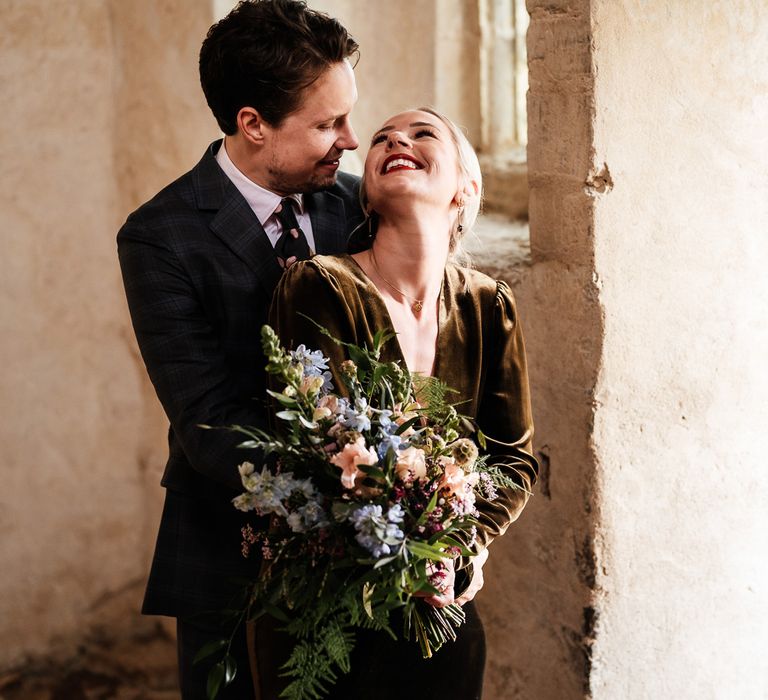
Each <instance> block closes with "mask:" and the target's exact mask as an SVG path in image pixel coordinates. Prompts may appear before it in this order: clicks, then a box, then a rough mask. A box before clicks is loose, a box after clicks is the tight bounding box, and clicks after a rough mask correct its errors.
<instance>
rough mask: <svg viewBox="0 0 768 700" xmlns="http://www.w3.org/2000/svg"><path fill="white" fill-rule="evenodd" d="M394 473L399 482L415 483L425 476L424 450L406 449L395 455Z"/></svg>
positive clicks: (416, 448)
mask: <svg viewBox="0 0 768 700" xmlns="http://www.w3.org/2000/svg"><path fill="white" fill-rule="evenodd" d="M395 471H396V472H397V476H398V478H399V479H400V480H401V481H416V480H417V479H423V478H424V477H425V476H426V475H427V463H426V460H425V459H424V450H420V449H419V448H418V447H408V448H407V449H405V450H402V451H401V452H398V454H397V462H396V463H395Z"/></svg>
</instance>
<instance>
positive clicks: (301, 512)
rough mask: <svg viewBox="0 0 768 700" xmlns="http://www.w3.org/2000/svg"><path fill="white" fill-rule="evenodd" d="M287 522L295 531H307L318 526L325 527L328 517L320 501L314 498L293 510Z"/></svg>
mask: <svg viewBox="0 0 768 700" xmlns="http://www.w3.org/2000/svg"><path fill="white" fill-rule="evenodd" d="M286 522H287V523H288V527H290V528H291V530H292V531H293V532H306V531H307V530H312V529H313V528H316V527H325V526H326V525H328V518H327V517H326V514H325V510H323V507H322V506H321V505H320V503H319V501H317V500H316V499H312V500H308V501H307V502H306V503H305V504H304V505H303V506H301V507H300V508H297V509H296V510H295V511H293V513H291V514H290V515H289V516H288V518H287V519H286Z"/></svg>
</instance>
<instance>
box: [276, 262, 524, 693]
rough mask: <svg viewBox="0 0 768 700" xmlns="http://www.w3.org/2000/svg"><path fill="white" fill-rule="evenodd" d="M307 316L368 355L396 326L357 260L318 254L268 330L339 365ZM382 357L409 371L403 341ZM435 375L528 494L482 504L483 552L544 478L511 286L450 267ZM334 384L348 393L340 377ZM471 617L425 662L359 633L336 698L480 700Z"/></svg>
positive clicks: (476, 634)
mask: <svg viewBox="0 0 768 700" xmlns="http://www.w3.org/2000/svg"><path fill="white" fill-rule="evenodd" d="M304 315H306V316H308V317H310V318H311V319H312V320H313V321H314V322H315V323H317V324H320V325H321V326H324V327H325V328H327V329H328V330H329V331H330V333H331V334H332V335H333V336H334V337H336V338H339V339H340V340H343V341H346V342H350V343H355V344H357V345H364V344H367V345H368V346H369V347H370V346H371V344H372V340H373V336H374V334H375V333H376V331H378V330H380V329H386V328H392V327H393V324H392V321H391V319H390V316H389V313H388V311H387V307H386V305H385V303H384V300H383V298H382V297H381V295H380V294H379V292H378V290H377V288H376V287H375V285H374V284H373V283H372V282H371V280H370V279H369V278H368V277H367V275H366V274H365V272H364V271H363V270H362V269H361V268H360V267H359V265H358V264H357V263H356V262H355V261H354V259H353V258H352V257H350V256H349V255H343V256H339V257H335V256H334V257H330V256H323V255H318V256H315V257H314V258H312V259H311V260H306V261H303V262H299V263H296V264H294V265H293V266H292V267H291V268H290V269H289V270H288V271H287V272H286V273H285V274H284V275H283V278H282V280H281V282H280V284H279V286H278V288H277V290H276V292H275V297H274V300H273V302H272V309H271V312H270V323H271V325H272V326H273V327H274V328H275V329H276V330H277V332H278V334H279V336H280V338H281V340H282V342H283V344H284V346H286V347H289V348H294V347H296V346H297V345H299V344H301V343H303V344H304V345H306V346H307V348H309V349H312V350H315V349H321V350H322V351H323V353H324V354H325V355H326V356H327V357H329V358H330V359H331V364H332V366H333V367H338V366H339V365H340V363H341V361H342V360H344V359H345V356H344V351H343V349H342V348H340V347H339V346H338V345H336V344H335V343H333V342H332V341H331V340H330V339H329V338H327V337H326V336H324V335H322V334H321V333H319V331H318V329H317V327H316V326H315V325H314V323H312V322H310V321H309V320H307V319H306V318H305V317H304ZM382 359H383V360H385V361H390V360H396V361H400V363H401V364H402V366H403V367H405V366H406V364H405V360H404V358H403V355H402V352H401V350H400V346H399V345H398V343H397V339H396V338H395V339H393V340H391V341H389V342H388V344H387V345H385V347H384V349H383V352H382ZM433 374H434V375H435V376H436V377H439V378H440V379H441V380H443V381H444V382H445V383H446V384H447V385H448V386H450V387H452V388H453V389H455V390H457V392H458V393H457V394H456V395H455V397H456V398H455V400H456V402H457V403H460V405H459V406H457V410H458V411H459V412H460V413H462V414H464V415H467V416H470V417H472V418H474V419H476V421H477V423H478V425H479V426H480V428H481V430H482V431H483V432H484V433H485V434H486V436H487V437H488V450H489V452H490V453H491V455H492V459H491V463H496V464H499V465H500V466H501V468H502V469H503V470H504V471H505V472H506V473H508V474H509V475H510V476H512V477H513V478H514V479H515V480H516V481H517V482H519V483H520V485H521V486H523V487H524V489H525V490H514V489H506V490H499V497H498V498H497V499H495V500H494V501H490V502H489V501H486V500H485V499H481V498H478V502H477V506H478V509H479V512H480V516H479V521H480V524H479V526H478V533H477V540H476V547H477V548H482V547H485V546H487V545H488V543H489V542H490V541H491V540H493V539H494V538H495V537H497V536H498V535H501V534H503V533H504V531H505V530H506V529H507V527H508V526H509V524H510V523H511V522H513V521H514V520H515V519H516V518H517V517H518V515H519V514H520V512H521V510H522V509H523V507H524V506H525V503H526V501H527V498H528V495H527V493H526V491H530V488H531V486H532V485H533V483H534V481H535V479H536V476H537V470H538V467H537V463H536V460H535V458H534V457H533V453H532V447H531V438H532V435H533V422H532V419H531V408H530V395H529V389H528V377H527V372H526V360H525V349H524V345H523V335H522V331H521V328H520V322H519V319H518V316H517V309H516V306H515V301H514V298H513V296H512V293H511V291H510V289H509V287H508V286H507V285H506V284H505V283H504V282H497V281H496V280H493V279H491V278H490V277H488V276H486V275H484V274H482V273H480V272H477V271H475V270H469V269H466V268H461V267H457V266H455V265H451V264H449V265H448V266H447V267H446V270H445V276H444V278H443V285H442V290H441V293H440V298H439V308H438V338H437V345H436V355H435V363H434V369H433ZM334 386H335V387H336V388H338V387H341V386H343V384H342V382H341V381H340V377H339V376H338V375H336V376H334ZM466 563H467V562H465V561H462V562H460V563H459V565H458V566H459V567H464V566H466ZM457 579H458V577H457ZM465 581H466V578H465ZM457 593H458V591H457ZM465 611H466V612H467V623H466V624H465V625H464V626H463V627H462V628H461V631H460V634H459V639H458V640H457V641H456V642H455V643H454V644H453V645H447V646H446V647H445V648H443V649H441V650H440V651H439V652H438V653H437V654H436V655H435V657H434V658H432V659H428V660H422V659H421V658H420V654H419V651H418V647H417V645H416V644H413V643H406V642H399V643H391V642H389V641H387V640H386V639H384V635H379V636H378V637H377V636H376V635H374V634H364V635H362V638H361V636H360V635H359V636H358V644H357V648H356V650H355V653H354V656H353V663H352V673H351V674H350V676H348V677H344V678H342V679H341V680H340V682H339V684H338V685H337V687H336V689H335V692H334V693H332V695H331V697H332V698H338V699H341V698H344V699H345V700H346V698H366V699H367V700H374V699H375V698H391V697H398V696H400V697H440V698H442V699H443V700H450V699H453V698H455V699H456V700H472V699H473V698H479V697H480V694H481V692H482V676H483V665H484V661H485V645H484V634H483V630H482V623H481V622H480V620H479V618H478V617H477V613H476V610H475V609H474V605H472V604H471V603H470V604H468V605H467V606H465ZM406 679H407V680H406Z"/></svg>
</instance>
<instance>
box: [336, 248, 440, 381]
mask: <svg viewBox="0 0 768 700" xmlns="http://www.w3.org/2000/svg"><path fill="white" fill-rule="evenodd" d="M341 258H342V259H343V260H345V261H346V262H347V263H348V267H351V269H352V270H353V272H354V273H355V276H356V277H357V278H358V279H360V280H361V281H362V282H363V283H364V284H365V286H366V287H368V288H369V289H370V290H371V296H372V297H373V300H374V301H375V303H377V304H378V305H379V307H380V308H379V313H381V316H382V318H384V320H385V321H387V324H386V325H385V327H388V328H391V329H392V331H393V333H394V334H395V335H394V337H393V338H392V340H391V341H389V342H393V341H394V344H395V347H396V348H397V355H398V357H399V359H400V360H401V361H402V363H403V367H404V368H405V369H406V370H407V371H408V372H409V373H410V374H419V375H420V376H424V375H422V374H421V373H414V372H411V370H410V368H409V367H408V362H407V361H406V359H405V354H404V353H403V348H402V347H401V345H400V340H399V339H398V337H397V330H396V328H395V324H394V323H393V322H392V315H391V314H390V313H389V309H388V308H387V303H386V302H385V301H384V297H383V296H382V295H381V292H380V291H379V288H378V287H377V286H376V285H375V284H374V282H373V280H372V279H371V278H370V277H369V276H368V273H367V272H366V271H365V270H364V269H363V268H362V267H361V266H360V264H359V263H358V262H357V260H355V259H354V258H353V257H352V256H351V255H349V254H348V253H345V254H344V255H343V256H341ZM447 274H448V270H447V269H445V270H443V281H442V282H441V283H440V293H439V294H438V295H437V337H436V338H435V357H434V359H433V360H432V371H431V372H430V374H429V375H426V376H430V377H437V376H439V375H438V369H439V366H440V356H441V355H442V352H441V347H440V341H441V340H442V337H443V326H444V324H445V317H446V314H445V304H444V303H443V302H444V300H443V295H444V293H445V288H446V276H447ZM377 330H380V329H377Z"/></svg>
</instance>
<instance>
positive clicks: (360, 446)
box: [331, 436, 379, 489]
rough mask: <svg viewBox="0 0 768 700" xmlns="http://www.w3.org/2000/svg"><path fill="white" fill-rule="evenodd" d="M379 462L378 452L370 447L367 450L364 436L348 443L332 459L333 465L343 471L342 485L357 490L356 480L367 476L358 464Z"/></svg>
mask: <svg viewBox="0 0 768 700" xmlns="http://www.w3.org/2000/svg"><path fill="white" fill-rule="evenodd" d="M378 462H379V457H378V455H377V454H376V451H375V450H373V449H372V448H370V447H368V448H366V446H365V439H364V438H363V437H362V436H361V437H359V438H357V440H355V441H354V442H348V443H347V444H346V445H344V448H343V449H342V450H341V452H337V453H336V454H335V455H333V457H331V464H334V465H336V466H337V467H339V468H340V469H341V483H342V484H343V486H344V488H345V489H353V488H355V479H357V478H358V477H364V476H365V473H364V472H362V471H360V470H359V469H358V468H357V465H358V464H366V465H372V464H378Z"/></svg>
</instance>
